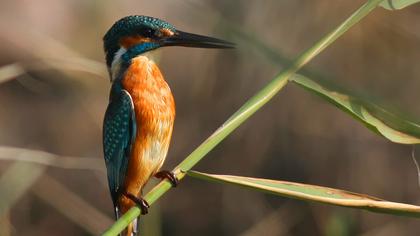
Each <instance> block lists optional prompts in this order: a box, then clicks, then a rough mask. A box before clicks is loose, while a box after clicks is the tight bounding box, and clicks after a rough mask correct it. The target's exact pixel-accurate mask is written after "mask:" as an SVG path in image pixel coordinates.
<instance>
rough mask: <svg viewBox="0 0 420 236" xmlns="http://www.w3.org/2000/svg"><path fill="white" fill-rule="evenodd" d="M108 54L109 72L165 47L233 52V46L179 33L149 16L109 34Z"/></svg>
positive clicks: (121, 23)
mask: <svg viewBox="0 0 420 236" xmlns="http://www.w3.org/2000/svg"><path fill="white" fill-rule="evenodd" d="M103 40H104V50H105V54H106V63H107V66H108V68H109V69H111V67H112V64H114V63H115V62H116V61H117V60H121V58H122V60H130V59H131V58H133V57H136V56H138V55H140V54H142V53H145V52H148V51H151V50H154V49H157V48H160V47H164V46H184V47H198V48H232V47H233V46H234V44H233V43H230V42H227V41H224V40H221V39H216V38H212V37H207V36H202V35H197V34H191V33H186V32H183V31H180V30H177V29H176V28H175V27H174V26H172V25H171V24H169V23H168V22H165V21H163V20H160V19H157V18H153V17H149V16H138V15H135V16H127V17H124V18H122V19H120V20H118V21H117V22H115V23H114V25H112V27H111V28H110V29H109V30H108V32H107V33H106V34H105V36H104V38H103Z"/></svg>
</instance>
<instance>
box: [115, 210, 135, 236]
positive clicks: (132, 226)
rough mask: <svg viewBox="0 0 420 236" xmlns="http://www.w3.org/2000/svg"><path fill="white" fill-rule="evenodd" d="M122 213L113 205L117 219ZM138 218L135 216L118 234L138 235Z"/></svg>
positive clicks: (125, 235) (121, 235)
mask: <svg viewBox="0 0 420 236" xmlns="http://www.w3.org/2000/svg"><path fill="white" fill-rule="evenodd" d="M122 215H123V214H122V213H121V212H120V210H119V209H118V207H115V218H116V219H117V220H118V219H119V218H120V217H121V216H122ZM139 223H140V222H139V218H136V219H134V220H133V222H131V223H130V224H128V226H127V228H126V229H125V230H123V231H122V232H121V233H120V236H140V234H139Z"/></svg>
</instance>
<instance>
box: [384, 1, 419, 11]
mask: <svg viewBox="0 0 420 236" xmlns="http://www.w3.org/2000/svg"><path fill="white" fill-rule="evenodd" d="M418 2H420V0H384V1H383V2H381V4H379V5H380V6H381V7H383V8H385V9H387V10H391V11H394V10H401V9H403V8H405V7H408V6H411V5H413V4H415V3H418Z"/></svg>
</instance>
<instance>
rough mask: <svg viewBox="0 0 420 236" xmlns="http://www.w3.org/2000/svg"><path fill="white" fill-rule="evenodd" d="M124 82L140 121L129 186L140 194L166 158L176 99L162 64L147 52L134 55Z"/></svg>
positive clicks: (137, 120)
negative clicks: (142, 54)
mask: <svg viewBox="0 0 420 236" xmlns="http://www.w3.org/2000/svg"><path fill="white" fill-rule="evenodd" d="M122 85H123V88H124V89H125V90H127V91H128V92H129V93H130V95H131V97H132V99H133V103H134V110H135V115H136V122H137V133H136V138H135V142H134V144H133V147H132V152H131V157H130V161H129V167H128V172H127V176H126V180H125V190H126V191H128V192H130V193H132V194H138V193H139V192H140V191H141V189H142V187H143V186H144V185H145V183H146V182H147V181H148V179H149V178H150V176H151V175H153V174H154V173H156V172H157V171H158V170H159V168H160V167H161V166H162V164H163V161H164V160H165V157H166V154H167V152H168V148H169V143H170V140H171V136H172V129H173V123H174V119H175V103H174V99H173V96H172V93H171V90H170V88H169V86H168V84H167V83H166V82H165V80H164V79H163V76H162V74H161V72H160V70H159V68H158V67H157V66H156V64H155V63H154V62H153V61H152V60H149V59H148V58H147V57H146V56H138V57H136V58H134V59H132V63H131V65H130V67H129V68H128V70H127V72H126V74H125V76H124V78H123V80H122Z"/></svg>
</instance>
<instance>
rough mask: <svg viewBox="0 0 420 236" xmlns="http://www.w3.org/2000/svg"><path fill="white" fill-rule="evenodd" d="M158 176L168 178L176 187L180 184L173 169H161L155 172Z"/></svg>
mask: <svg viewBox="0 0 420 236" xmlns="http://www.w3.org/2000/svg"><path fill="white" fill-rule="evenodd" d="M155 177H156V178H159V179H167V180H169V182H171V184H172V187H176V186H178V184H179V180H178V179H177V178H176V176H175V174H174V173H173V172H171V171H167V170H161V171H159V172H157V173H156V174H155Z"/></svg>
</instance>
